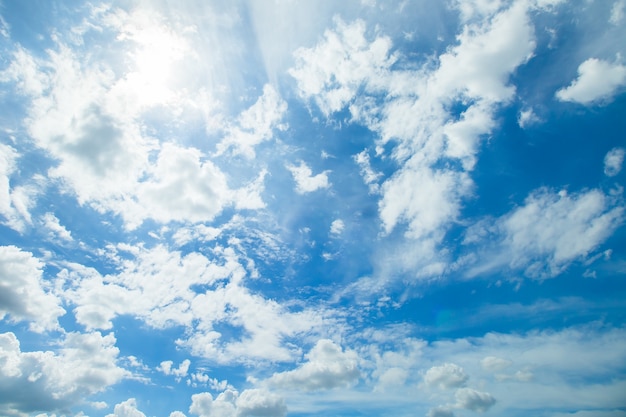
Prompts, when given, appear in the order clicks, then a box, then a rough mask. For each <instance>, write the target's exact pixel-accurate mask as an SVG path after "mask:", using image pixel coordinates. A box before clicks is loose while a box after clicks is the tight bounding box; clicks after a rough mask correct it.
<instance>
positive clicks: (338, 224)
mask: <svg viewBox="0 0 626 417" xmlns="http://www.w3.org/2000/svg"><path fill="white" fill-rule="evenodd" d="M345 227H346V225H345V223H344V222H343V220H341V219H337V220H333V222H332V223H331V224H330V234H331V235H340V234H341V233H342V232H343V229H344V228H345Z"/></svg>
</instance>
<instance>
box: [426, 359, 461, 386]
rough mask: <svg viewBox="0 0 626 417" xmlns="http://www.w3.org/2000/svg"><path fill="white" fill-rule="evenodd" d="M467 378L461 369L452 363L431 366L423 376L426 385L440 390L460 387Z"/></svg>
mask: <svg viewBox="0 0 626 417" xmlns="http://www.w3.org/2000/svg"><path fill="white" fill-rule="evenodd" d="M468 378H469V377H468V376H467V374H466V373H465V371H463V368H461V367H460V366H459V365H456V364H454V363H444V364H443V365H441V366H433V367H432V368H430V369H429V370H428V371H426V373H425V374H424V382H425V383H426V384H427V385H429V386H436V387H439V388H442V389H447V388H456V387H461V386H463V385H465V382H467V380H468Z"/></svg>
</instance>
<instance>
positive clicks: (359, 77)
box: [290, 1, 535, 242]
mask: <svg viewBox="0 0 626 417" xmlns="http://www.w3.org/2000/svg"><path fill="white" fill-rule="evenodd" d="M472 7H473V6H472ZM533 7H535V5H534V4H530V3H528V2H524V1H519V2H514V3H513V4H512V5H511V6H510V7H508V8H505V9H502V8H501V5H500V4H499V3H498V4H495V7H488V8H486V9H485V10H483V11H481V13H480V14H481V15H482V14H484V13H486V14H487V15H485V18H484V19H481V20H480V21H479V22H477V23H472V24H468V25H466V26H465V27H464V29H463V31H462V32H461V33H460V34H459V35H458V37H457V40H458V44H457V45H456V46H454V47H451V48H449V49H448V50H447V51H446V52H445V53H444V54H442V55H441V56H440V57H439V58H438V60H436V62H434V63H433V62H430V61H429V62H428V63H427V64H425V65H424V67H423V68H421V69H419V70H415V69H402V68H400V67H399V68H397V69H394V68H392V64H394V63H395V62H396V61H397V60H398V56H397V55H395V54H393V53H392V52H391V42H390V40H389V39H388V38H386V37H383V36H377V37H376V38H374V40H372V41H369V40H367V39H366V35H365V33H366V31H365V25H364V23H363V22H360V21H357V22H355V23H352V24H345V23H343V22H341V21H337V22H336V29H335V30H334V31H327V32H326V33H325V36H324V39H323V40H322V41H320V42H319V43H318V45H317V46H315V47H313V48H310V49H300V50H298V51H297V52H296V54H295V56H296V66H295V67H294V68H293V69H292V70H291V71H290V73H291V75H292V76H294V78H295V79H296V80H297V82H298V86H299V88H300V93H301V95H302V96H303V97H304V98H311V99H313V100H314V101H315V102H316V103H317V104H318V106H319V108H320V109H321V110H322V112H323V113H325V114H329V113H332V112H336V111H338V110H340V109H342V108H344V107H346V106H348V107H349V110H350V112H351V114H352V116H353V121H356V122H361V123H363V124H365V125H366V126H368V127H369V128H370V129H371V130H373V131H375V132H376V133H378V134H379V147H378V148H377V152H378V151H380V152H378V155H377V156H381V153H382V152H383V148H382V146H380V145H384V144H386V143H388V142H393V143H394V144H395V147H394V148H393V151H392V155H391V156H392V157H393V158H394V159H395V161H396V162H397V163H398V166H399V168H398V170H397V171H396V172H395V174H394V175H393V176H391V178H389V179H388V180H386V181H385V182H384V183H383V184H382V186H381V187H380V192H381V194H382V197H381V200H380V203H379V210H380V218H381V220H382V223H383V227H384V229H385V231H386V232H387V233H389V232H391V231H392V230H393V229H394V228H395V227H396V226H397V225H398V224H400V223H404V224H407V225H408V231H407V235H408V236H410V237H412V238H414V239H433V240H434V241H436V242H440V241H441V239H442V238H443V236H444V234H445V232H446V230H447V229H448V227H449V225H450V224H451V222H454V221H455V220H457V218H458V215H459V212H460V209H461V205H462V201H463V199H464V198H466V197H468V196H469V195H471V192H472V190H473V183H472V181H471V179H470V177H469V175H468V172H469V171H471V170H472V169H473V167H474V164H475V160H476V156H475V154H476V152H477V148H478V144H479V140H480V138H481V137H482V136H484V135H486V134H489V133H490V132H491V130H492V129H493V128H494V126H495V121H494V118H493V114H494V112H495V111H496V110H497V105H499V104H501V103H506V102H508V101H510V100H511V98H512V97H513V95H514V93H515V88H514V87H513V86H511V85H509V84H508V79H509V76H510V75H511V74H512V73H513V71H515V69H516V68H517V67H518V66H519V65H521V64H523V63H525V62H526V61H527V60H528V59H529V58H530V57H531V56H532V53H533V50H534V47H535V41H534V36H533V28H532V26H531V24H530V21H529V17H528V12H529V10H530V8H533ZM468 10H469V9H468ZM468 13H469V11H468ZM366 58H367V60H368V61H366ZM363 61H365V62H367V64H364V63H363ZM355 68H357V69H355ZM356 91H359V95H358V96H356ZM383 93H384V94H385V97H386V99H385V100H384V101H383V100H380V97H379V96H380V94H383ZM454 103H458V104H460V105H462V107H463V108H464V110H463V111H461V113H460V114H459V115H456V114H453V113H452V111H451V110H450V109H451V107H452V105H453V104H454ZM451 159H452V160H454V161H455V163H453V164H450V163H449V161H450V160H451ZM456 162H459V163H460V167H459V166H458V164H457V163H456ZM357 163H359V164H360V166H361V167H362V174H363V176H364V180H365V182H366V183H367V184H368V185H369V186H370V189H371V190H372V191H373V192H376V191H378V189H379V188H378V185H377V184H376V179H377V177H378V176H377V175H376V173H374V171H373V170H371V167H370V165H369V158H367V154H363V153H361V154H359V155H357Z"/></svg>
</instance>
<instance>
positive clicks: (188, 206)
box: [0, 8, 286, 229]
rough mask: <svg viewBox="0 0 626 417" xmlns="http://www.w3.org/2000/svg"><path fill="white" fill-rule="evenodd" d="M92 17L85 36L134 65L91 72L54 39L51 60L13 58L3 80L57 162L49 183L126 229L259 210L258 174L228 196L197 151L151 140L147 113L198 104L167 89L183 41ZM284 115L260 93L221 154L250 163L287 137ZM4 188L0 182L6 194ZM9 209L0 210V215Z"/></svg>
mask: <svg viewBox="0 0 626 417" xmlns="http://www.w3.org/2000/svg"><path fill="white" fill-rule="evenodd" d="M94 16H97V18H96V17H94ZM94 16H92V18H94V19H96V20H98V21H97V22H91V26H89V25H88V27H99V30H103V29H104V28H106V29H108V30H112V31H113V33H117V34H118V35H119V36H118V37H117V42H116V43H113V44H112V45H108V47H110V49H111V54H113V55H115V54H120V55H123V56H126V55H125V54H126V52H127V51H126V50H125V49H124V47H130V48H131V50H132V51H134V53H132V54H131V55H130V56H132V57H133V58H134V59H135V60H136V61H137V62H135V63H134V64H135V65H131V66H129V67H128V68H126V71H117V69H116V70H113V69H112V68H110V67H109V66H107V65H105V64H103V63H100V64H98V65H95V64H92V61H91V60H90V59H88V58H86V57H85V56H83V55H82V52H81V49H80V48H71V47H69V46H68V45H67V43H64V41H63V38H62V37H61V36H56V37H55V38H54V40H55V42H56V45H55V46H54V47H53V48H50V49H49V50H48V51H47V52H48V53H47V55H43V56H40V57H34V56H33V55H32V54H31V53H29V52H28V51H25V50H22V49H19V50H18V51H17V52H16V53H15V54H14V57H13V60H12V62H11V64H10V66H9V68H8V69H7V70H5V71H3V72H2V74H1V75H0V80H2V81H5V82H11V81H13V82H14V83H15V84H16V86H17V91H18V93H20V94H22V95H23V96H25V97H26V98H27V99H28V100H29V101H28V116H27V117H26V119H25V121H24V123H25V125H26V128H27V132H28V134H29V136H30V137H31V138H32V139H33V140H34V142H35V144H36V146H37V147H39V148H40V149H43V150H45V151H46V152H47V153H48V154H49V155H50V156H51V157H52V158H54V160H55V162H56V163H55V165H54V166H53V167H52V168H50V169H49V170H48V172H47V177H48V178H49V179H54V180H56V181H57V182H58V183H60V184H61V185H62V186H63V187H64V188H65V189H66V190H68V191H71V192H72V193H73V194H74V195H75V196H76V198H77V199H78V201H79V203H80V204H89V205H91V206H92V207H94V208H95V209H97V210H98V211H100V212H113V213H116V214H119V215H121V216H122V218H123V219H124V220H125V221H126V226H127V227H128V228H129V229H133V228H136V227H138V226H139V225H141V223H142V222H143V221H145V220H147V219H153V220H156V221H157V222H163V223H168V222H171V221H179V222H201V221H210V220H212V219H213V218H214V217H215V216H216V215H217V214H219V213H221V211H222V210H223V209H224V208H225V207H234V208H236V209H238V210H246V209H259V208H261V207H264V204H263V202H262V200H261V197H260V192H261V191H262V187H263V184H262V181H263V177H264V175H265V174H264V173H261V175H259V176H258V177H257V178H256V179H252V180H251V181H250V182H249V183H247V184H245V181H240V183H244V186H243V187H241V188H238V189H231V188H229V186H228V184H227V182H228V181H227V178H226V175H225V174H224V173H223V172H222V170H221V169H219V168H218V167H217V165H216V164H214V163H213V162H212V161H210V160H208V156H207V155H205V154H204V153H203V152H200V151H199V150H197V149H194V148H184V147H181V146H176V145H173V144H169V145H166V144H163V143H164V142H165V141H163V142H159V141H158V140H157V139H163V138H153V137H150V136H149V135H148V134H147V129H146V126H145V123H146V122H145V119H143V116H145V112H146V111H148V110H149V109H155V108H156V107H159V106H162V107H165V108H169V109H171V110H172V111H173V112H172V114H177V115H178V114H180V113H181V112H182V111H183V110H184V109H186V108H187V107H194V106H196V104H193V103H194V100H195V99H196V98H197V97H193V99H189V98H188V96H189V93H188V91H189V90H187V89H186V88H181V89H180V90H176V91H174V90H175V89H173V87H172V86H171V85H169V84H168V83H167V82H166V81H167V74H168V72H169V68H170V67H171V65H172V64H173V62H174V61H177V60H180V59H182V57H183V56H188V55H189V56H192V55H193V52H192V51H191V50H190V49H189V48H188V47H186V46H185V44H186V41H185V40H184V39H183V38H181V36H180V35H178V34H176V33H175V31H172V30H171V28H167V27H165V26H164V25H163V24H162V22H160V21H159V19H158V18H155V17H154V16H152V15H149V14H145V15H143V14H142V13H141V12H138V11H136V12H132V13H127V12H124V11H121V10H119V9H114V8H110V9H106V10H105V11H101V13H98V14H95V15H94ZM181 33H187V34H188V33H190V32H189V31H187V32H184V31H181ZM157 44H158V45H159V47H158V48H157V49H159V50H155V48H156V47H155V45H157ZM154 59H157V61H158V62H152V61H151V60H154ZM110 61H111V62H113V61H115V60H114V59H111V60H110ZM190 83H192V84H193V82H192V81H190ZM190 90H192V91H193V90H194V89H193V88H191V89H190ZM189 103H192V104H189ZM285 110H286V104H285V103H284V101H283V100H282V99H281V98H280V96H279V95H278V93H277V92H276V91H275V90H274V89H273V88H272V87H270V86H266V87H265V88H264V89H263V94H262V96H261V97H260V98H259V99H258V101H257V102H256V103H255V104H253V105H252V106H251V107H250V108H248V109H246V110H244V111H243V112H242V113H241V114H240V115H239V117H238V118H237V121H236V123H234V124H233V126H231V127H225V128H224V129H225V134H226V137H225V138H224V140H223V142H222V143H223V144H224V145H223V147H224V146H225V147H226V148H228V147H234V148H235V149H236V150H237V152H240V153H244V154H246V155H249V154H251V153H252V154H253V147H254V146H256V145H257V144H258V143H260V142H261V141H264V140H267V139H269V138H270V137H271V136H272V134H273V131H274V130H275V129H279V128H280V129H282V128H284V126H283V125H281V124H280V119H281V118H282V115H283V113H284V112H285ZM177 122H178V120H177ZM181 123H182V122H181ZM0 152H1V151H0ZM2 153H3V154H4V153H5V152H2ZM154 160H156V164H154V163H153V162H154ZM2 174H4V173H2V172H0V178H2V177H3V175H2ZM3 185H4V184H3V181H0V187H1V188H0V190H2V191H4V190H3V189H4V188H5V187H3ZM22 194H23V193H22ZM5 201H11V200H9V199H7V200H5ZM5 209H6V207H1V206H0V210H2V211H0V213H4V212H6V210H5Z"/></svg>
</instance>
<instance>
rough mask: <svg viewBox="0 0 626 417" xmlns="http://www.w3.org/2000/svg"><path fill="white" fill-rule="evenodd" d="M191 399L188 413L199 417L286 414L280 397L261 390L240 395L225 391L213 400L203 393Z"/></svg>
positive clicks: (245, 416) (276, 416)
mask: <svg viewBox="0 0 626 417" xmlns="http://www.w3.org/2000/svg"><path fill="white" fill-rule="evenodd" d="M191 399H192V404H191V407H190V408H189V412H190V413H192V414H196V415H198V416H200V417H209V416H210V417H247V416H251V417H252V416H257V417H283V416H285V414H286V413H287V407H286V406H285V403H284V401H283V399H282V398H281V397H279V396H278V395H276V394H273V393H271V392H268V391H265V390H262V389H248V390H245V391H243V392H242V393H241V394H238V393H237V391H233V390H226V391H224V392H222V393H221V394H219V395H218V396H217V398H215V399H213V396H212V395H211V394H209V393H208V392H203V393H200V394H194V395H192V396H191Z"/></svg>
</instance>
